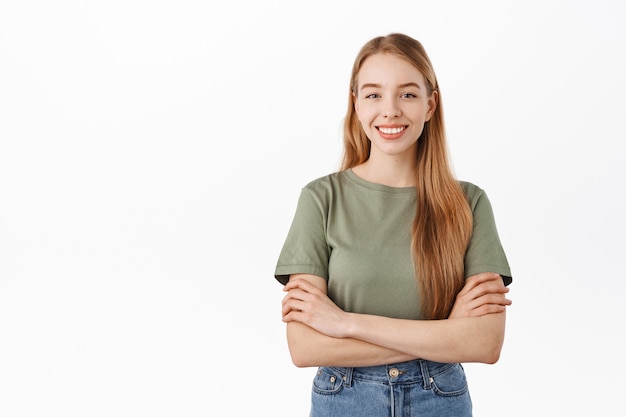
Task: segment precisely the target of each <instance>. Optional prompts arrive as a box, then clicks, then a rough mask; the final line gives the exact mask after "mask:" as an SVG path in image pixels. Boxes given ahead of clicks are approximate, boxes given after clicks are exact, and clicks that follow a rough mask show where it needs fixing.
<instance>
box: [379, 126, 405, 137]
mask: <svg viewBox="0 0 626 417" xmlns="http://www.w3.org/2000/svg"><path fill="white" fill-rule="evenodd" d="M377 129H378V130H379V131H380V132H381V133H384V134H385V135H396V134H398V133H400V132H402V131H403V130H404V129H406V126H402V127H377Z"/></svg>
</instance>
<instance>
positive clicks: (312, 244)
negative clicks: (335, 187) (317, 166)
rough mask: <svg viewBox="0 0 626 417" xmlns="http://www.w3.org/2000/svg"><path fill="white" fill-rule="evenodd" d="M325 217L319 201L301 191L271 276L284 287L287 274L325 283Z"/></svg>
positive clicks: (306, 191)
mask: <svg viewBox="0 0 626 417" xmlns="http://www.w3.org/2000/svg"><path fill="white" fill-rule="evenodd" d="M327 215H328V208H327V204H325V203H324V201H323V197H321V196H319V195H317V194H315V193H314V192H313V191H312V190H311V189H309V188H303V189H302V191H301V193H300V197H299V199H298V205H297V208H296V213H295V216H294V218H293V221H292V223H291V227H290V228H289V232H288V234H287V238H286V240H285V243H284V245H283V248H282V250H281V252H280V255H279V257H278V262H277V265H276V270H275V272H274V276H275V277H276V279H277V280H278V281H279V282H280V283H281V284H283V285H284V284H286V283H287V282H288V281H289V275H291V274H312V275H317V276H320V277H323V278H326V279H328V262H329V258H330V249H329V247H328V243H327V240H326V224H327Z"/></svg>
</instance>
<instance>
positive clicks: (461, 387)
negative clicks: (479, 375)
mask: <svg viewBox="0 0 626 417" xmlns="http://www.w3.org/2000/svg"><path fill="white" fill-rule="evenodd" d="M431 384H432V387H433V390H434V392H435V393H437V394H438V395H440V396H442V397H454V396H457V395H463V394H465V393H467V392H468V391H469V388H468V386H467V379H466V378H465V371H464V370H463V366H461V364H458V363H455V364H453V365H452V366H450V367H449V368H447V369H445V370H443V371H442V372H441V373H438V374H436V375H432V376H431Z"/></svg>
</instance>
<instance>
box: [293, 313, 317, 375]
mask: <svg viewBox="0 0 626 417" xmlns="http://www.w3.org/2000/svg"><path fill="white" fill-rule="evenodd" d="M307 330H308V329H307V328H306V327H305V326H304V325H302V324H300V323H289V324H288V325H287V346H288V347H289V354H290V356H291V362H292V363H293V364H294V365H295V366H296V367H298V368H308V367H311V366H315V357H314V356H313V354H312V349H311V347H310V344H309V343H307V339H306V338H305V337H304V334H305V333H306V332H307Z"/></svg>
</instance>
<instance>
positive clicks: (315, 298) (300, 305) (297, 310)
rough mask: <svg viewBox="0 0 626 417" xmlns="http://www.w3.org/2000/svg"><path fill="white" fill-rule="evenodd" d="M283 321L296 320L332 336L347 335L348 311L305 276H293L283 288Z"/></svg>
mask: <svg viewBox="0 0 626 417" xmlns="http://www.w3.org/2000/svg"><path fill="white" fill-rule="evenodd" d="M283 291H286V292H287V295H285V297H284V298H283V308H282V314H283V321H284V322H285V323H287V322H290V321H296V322H300V323H303V324H306V325H307V326H309V327H312V328H313V329H315V330H317V331H318V332H320V333H323V334H325V335H327V336H331V337H346V326H347V316H348V313H346V312H344V311H343V310H341V309H340V308H339V307H337V305H336V304H335V303H334V302H333V301H332V300H331V299H330V298H329V297H328V295H327V294H326V293H325V292H324V291H322V290H321V289H319V288H318V287H316V286H315V285H313V284H312V283H311V282H309V281H307V280H306V279H303V278H295V279H294V278H292V279H290V280H289V282H288V283H287V285H285V287H284V288H283Z"/></svg>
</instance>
